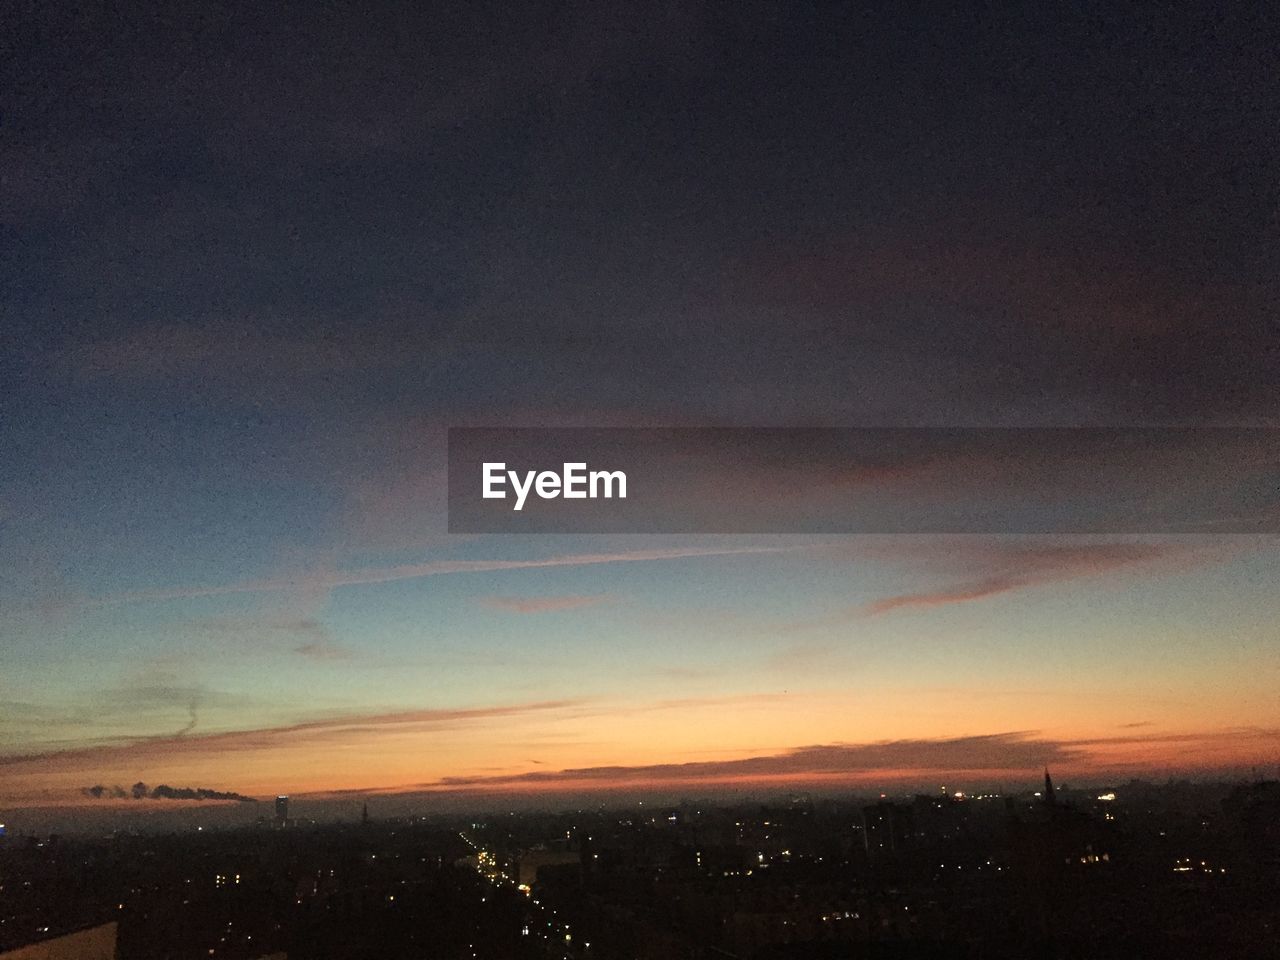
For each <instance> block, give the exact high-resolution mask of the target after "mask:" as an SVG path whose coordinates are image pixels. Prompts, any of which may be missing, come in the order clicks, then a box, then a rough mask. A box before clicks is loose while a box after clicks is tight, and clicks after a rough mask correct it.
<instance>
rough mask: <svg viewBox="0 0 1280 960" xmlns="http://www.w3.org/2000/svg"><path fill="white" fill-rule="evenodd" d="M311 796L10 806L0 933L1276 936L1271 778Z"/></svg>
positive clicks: (737, 945)
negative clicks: (627, 795) (244, 801)
mask: <svg viewBox="0 0 1280 960" xmlns="http://www.w3.org/2000/svg"><path fill="white" fill-rule="evenodd" d="M376 805H377V802H376V801H375V804H374V808H375V809H376ZM310 806H311V811H312V812H316V813H319V812H320V811H322V810H323V806H322V805H317V804H314V803H313V804H311V805H310ZM306 809H307V806H306V805H304V804H299V803H296V802H295V801H292V800H291V798H289V797H287V796H280V797H277V798H276V799H275V800H274V805H273V810H272V813H271V814H269V815H265V816H259V817H258V818H257V819H256V820H252V821H247V822H243V823H241V824H240V825H238V826H223V827H219V828H210V829H205V828H204V827H198V828H195V829H187V830H185V831H175V830H173V829H172V827H168V828H166V827H163V826H153V832H143V831H139V830H128V831H124V830H121V831H114V832H112V833H108V834H99V835H81V836H57V835H54V836H49V835H42V834H25V833H22V832H21V831H20V830H19V831H14V830H13V828H12V825H11V826H10V828H9V829H8V831H7V835H6V836H5V837H4V839H3V840H2V841H0V878H3V891H2V892H3V900H2V901H0V902H2V903H3V910H4V913H3V916H0V950H2V949H3V948H5V947H13V946H15V945H20V944H24V943H26V942H28V941H30V940H31V939H32V938H36V939H37V940H38V941H42V942H45V943H47V944H57V943H58V942H59V941H60V940H61V939H62V938H63V937H65V936H66V935H67V933H68V932H71V934H72V936H73V937H74V935H75V932H76V931H84V930H88V931H101V933H100V935H101V936H104V937H106V938H107V939H108V940H110V941H111V942H112V947H114V949H115V950H117V951H118V952H116V953H114V954H112V953H104V954H102V955H103V956H113V955H114V956H118V957H119V958H120V960H144V958H146V960H153V958H154V960H160V958H171V960H186V958H191V960H195V958H203V957H223V958H228V960H253V958H258V957H277V958H281V957H313V958H317V960H326V958H335V960H337V958H374V957H377V958H388V960H394V958H406V960H408V958H419V957H432V958H441V960H453V958H458V960H463V958H474V957H494V958H498V957H501V958H512V960H516V958H529V960H542V958H555V960H588V958H599V960H625V958H629V960H650V958H652V960H663V958H674V960H703V958H707V960H710V958H729V957H736V958H743V960H749V958H760V960H767V958H777V960H784V958H796V960H801V958H804V960H808V958H831V960H839V958H850V960H853V958H879V957H913V958H914V957H921V958H932V957H944V956H947V957H992V958H1010V960H1012V958H1021V957H1028V956H1050V957H1086V956H1087V957H1099V958H1111V957H1114V958H1127V957H1156V956H1160V957H1170V958H1181V957H1186V958H1202V957H1208V956H1212V957H1223V958H1234V957H1240V958H1255V957H1256V958H1263V957H1271V956H1275V949H1276V945H1277V942H1280V903H1278V902H1277V900H1276V898H1275V896H1274V893H1275V886H1276V881H1277V879H1278V878H1280V781H1277V780H1258V781H1254V782H1248V783H1239V784H1234V785H1233V784H1216V783H1191V782H1189V781H1180V782H1176V781H1170V782H1167V783H1160V784H1156V783H1149V782H1144V781H1130V782H1126V783H1123V784H1118V785H1116V786H1109V787H1101V788H1091V789H1088V790H1085V789H1073V788H1071V787H1069V786H1068V785H1065V784H1064V785H1061V786H1059V785H1055V783H1054V782H1053V779H1052V773H1051V771H1046V772H1045V774H1044V782H1043V784H1042V785H1040V789H1038V790H1026V791H1020V792H1011V793H1000V792H988V793H973V794H970V793H966V792H964V791H961V790H954V789H949V788H948V787H947V786H945V785H942V786H939V788H938V790H937V792H935V793H926V794H916V795H908V796H900V795H892V796H881V797H878V798H875V797H861V798H858V797H853V796H835V795H832V796H812V795H804V794H796V795H790V796H775V797H769V798H759V799H750V800H748V799H739V800H736V801H731V800H726V799H721V800H719V801H711V800H708V801H701V802H691V801H685V802H679V803H662V802H644V801H636V802H634V803H631V804H628V805H626V806H611V805H607V804H600V805H598V806H595V807H592V808H581V809H572V810H571V809H565V810H559V811H550V810H545V811H532V810H525V811H505V812H504V811H500V810H496V809H493V810H489V811H487V812H485V813H483V814H480V813H475V814H471V815H469V816H464V815H459V814H448V815H444V814H430V815H419V816H394V817H389V818H386V819H382V818H380V817H377V816H374V815H371V814H370V805H369V803H367V802H365V803H364V804H362V807H361V814H360V816H359V818H358V819H354V820H347V821H341V820H316V819H309V818H308V817H306V816H305V815H303V816H299V815H298V814H301V813H304V811H306ZM82 935H83V934H82ZM21 955H22V954H21V953H18V954H15V956H21ZM50 955H51V956H60V955H61V954H50ZM84 955H85V956H91V955H92V956H97V955H98V954H90V953H89V952H86V953H85V954H84ZM0 956H6V957H7V956H9V954H7V953H0Z"/></svg>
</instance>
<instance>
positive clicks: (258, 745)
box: [0, 700, 585, 766]
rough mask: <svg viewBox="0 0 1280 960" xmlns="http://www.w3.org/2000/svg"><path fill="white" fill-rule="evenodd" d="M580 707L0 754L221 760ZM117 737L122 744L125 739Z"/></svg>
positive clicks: (41, 759)
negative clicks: (202, 756) (241, 754)
mask: <svg viewBox="0 0 1280 960" xmlns="http://www.w3.org/2000/svg"><path fill="white" fill-rule="evenodd" d="M584 703H585V701H582V700H546V701H536V702H529V703H516V704H499V705H496V706H487V707H469V708H456V709H425V710H401V711H395V712H390V713H376V714H348V715H342V716H336V717H326V718H322V719H316V720H307V721H302V722H299V723H293V724H287V725H283V726H275V727H257V728H253V729H249V730H228V731H219V732H214V733H205V734H197V735H195V736H190V735H186V734H185V733H176V734H171V735H163V736H153V737H137V738H131V739H128V741H127V742H123V743H113V744H98V745H93V746H83V745H80V746H76V747H72V748H70V749H65V750H56V749H55V750H45V751H42V752H36V753H23V754H10V755H0V766H17V765H23V764H31V765H42V764H48V763H52V762H62V763H71V762H76V763H82V764H93V763H106V762H111V761H115V760H130V761H133V760H140V759H143V758H151V759H156V758H159V759H169V758H172V757H174V756H176V755H178V754H182V755H184V756H194V755H196V754H216V755H218V756H224V755H227V754H231V753H235V752H237V751H257V750H269V749H272V748H275V747H280V746H298V745H303V744H305V745H308V746H322V745H325V744H332V743H337V742H343V743H349V742H351V741H352V740H353V739H354V740H359V739H360V738H362V737H365V736H367V735H370V734H372V733H373V732H375V731H388V732H398V733H405V732H408V733H418V732H427V731H439V730H446V729H452V728H457V727H460V726H464V725H467V724H470V723H476V722H482V721H485V720H490V719H497V718H512V717H519V716H524V715H528V714H533V713H546V712H555V711H572V710H576V709H580V708H581V707H582V706H583V704H584ZM118 739H120V740H126V739H127V738H123V737H122V738H118Z"/></svg>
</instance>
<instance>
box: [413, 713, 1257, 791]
mask: <svg viewBox="0 0 1280 960" xmlns="http://www.w3.org/2000/svg"><path fill="white" fill-rule="evenodd" d="M1277 732H1280V731H1276V730H1270V729H1258V728H1247V729H1238V730H1224V731H1212V732H1200V733H1195V732H1193V733H1174V734H1150V735H1145V736H1123V737H1099V738H1093V739H1081V740H1063V739H1054V738H1046V737H1041V736H1038V735H1037V734H1035V733H1034V732H1030V731H1012V732H1007V733H995V734H988V735H982V736H965V737H952V738H939V739H910V740H885V741H879V742H875V743H861V744H848V743H833V744H822V745H815V746H804V747H796V748H794V749H791V750H787V751H784V752H781V753H776V754H766V755H761V756H753V757H746V758H742V759H735V760H708V761H694V762H689V763H659V764H644V765H636V766H624V765H618V766H595V767H580V768H570V769H564V770H558V771H543V770H531V771H526V772H523V773H514V774H503V775H498V776H459V777H444V778H441V779H440V780H438V781H435V782H434V783H424V784H418V785H416V788H417V789H428V790H484V789H511V788H518V787H522V786H523V787H529V788H538V789H560V788H564V789H592V788H598V789H609V788H613V787H626V786H645V787H651V786H655V785H664V784H666V785H676V786H679V785H683V786H690V785H702V786H714V785H733V784H739V785H741V784H748V783H752V782H756V783H767V782H782V783H787V782H789V783H806V782H810V783H817V782H829V783H838V782H842V781H856V780H859V779H876V780H880V781H883V780H900V779H909V778H911V777H913V776H919V777H924V776H926V775H932V774H935V773H936V774H943V775H953V774H969V775H974V776H979V775H986V776H998V775H1014V774H1019V773H1025V772H1027V771H1036V770H1039V769H1040V768H1042V767H1045V766H1049V767H1053V766H1061V767H1067V768H1077V769H1078V768H1079V767H1081V766H1085V767H1087V766H1090V765H1098V764H1099V763H1102V762H1103V761H1105V760H1106V759H1107V757H1106V751H1107V750H1108V748H1116V747H1135V746H1136V747H1157V746H1165V747H1172V748H1173V749H1174V750H1175V751H1179V750H1187V749H1195V748H1200V749H1202V750H1204V749H1207V750H1210V751H1217V750H1219V749H1221V747H1222V746H1223V745H1224V744H1228V743H1232V744H1238V743H1241V742H1249V741H1254V740H1260V741H1264V742H1268V743H1269V742H1271V741H1272V740H1273V739H1274V738H1275V736H1276V734H1277ZM1129 765H1130V766H1134V767H1138V766H1143V765H1144V760H1143V759H1142V758H1141V757H1140V756H1135V757H1132V759H1130V760H1129Z"/></svg>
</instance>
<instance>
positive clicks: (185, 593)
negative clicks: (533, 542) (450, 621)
mask: <svg viewBox="0 0 1280 960" xmlns="http://www.w3.org/2000/svg"><path fill="white" fill-rule="evenodd" d="M788 549H792V548H787V547H711V548H697V547H683V548H668V549H655V550H634V551H630V552H619V553H579V554H562V555H559V556H553V557H543V558H540V559H535V560H433V561H428V562H426V563H411V564H401V565H399V566H393V567H371V568H368V569H364V570H345V571H333V572H324V573H308V574H305V575H300V576H295V577H272V578H267V579H261V580H245V581H241V582H239V583H229V584H221V585H216V586H192V587H178V588H175V589H162V590H138V591H132V592H128V593H116V594H108V595H104V596H99V597H94V598H92V599H90V600H89V601H87V603H88V605H90V606H96V605H107V604H117V603H144V602H158V601H163V600H181V599H189V598H193V597H218V596H226V595H229V594H237V593H270V592H275V591H282V590H300V589H332V588H334V587H350V586H360V585H365V584H374V583H391V582H394V581H397V580H418V579H421V578H423V577H438V576H447V575H449V574H456V573H492V572H496V571H502V570H536V569H542V568H546V567H585V566H596V565H598V564H608V563H646V562H651V561H657V560H688V559H694V558H698V557H732V556H740V555H746V554H760V553H779V552H783V551H785V550H788Z"/></svg>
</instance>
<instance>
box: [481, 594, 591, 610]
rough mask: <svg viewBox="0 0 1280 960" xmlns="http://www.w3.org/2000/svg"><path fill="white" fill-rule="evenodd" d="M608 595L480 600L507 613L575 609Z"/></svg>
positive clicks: (489, 598)
mask: <svg viewBox="0 0 1280 960" xmlns="http://www.w3.org/2000/svg"><path fill="white" fill-rule="evenodd" d="M608 599H609V597H608V596H606V595H603V594H598V595H594V596H581V595H570V596H562V597H487V598H485V599H484V600H483V601H482V602H483V603H484V604H485V606H489V607H494V608H496V609H498V610H506V611H508V612H509V613H552V612H555V611H558V610H576V609H578V608H579V607H590V606H594V605H596V604H599V603H604V602H605V601H607V600H608Z"/></svg>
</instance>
